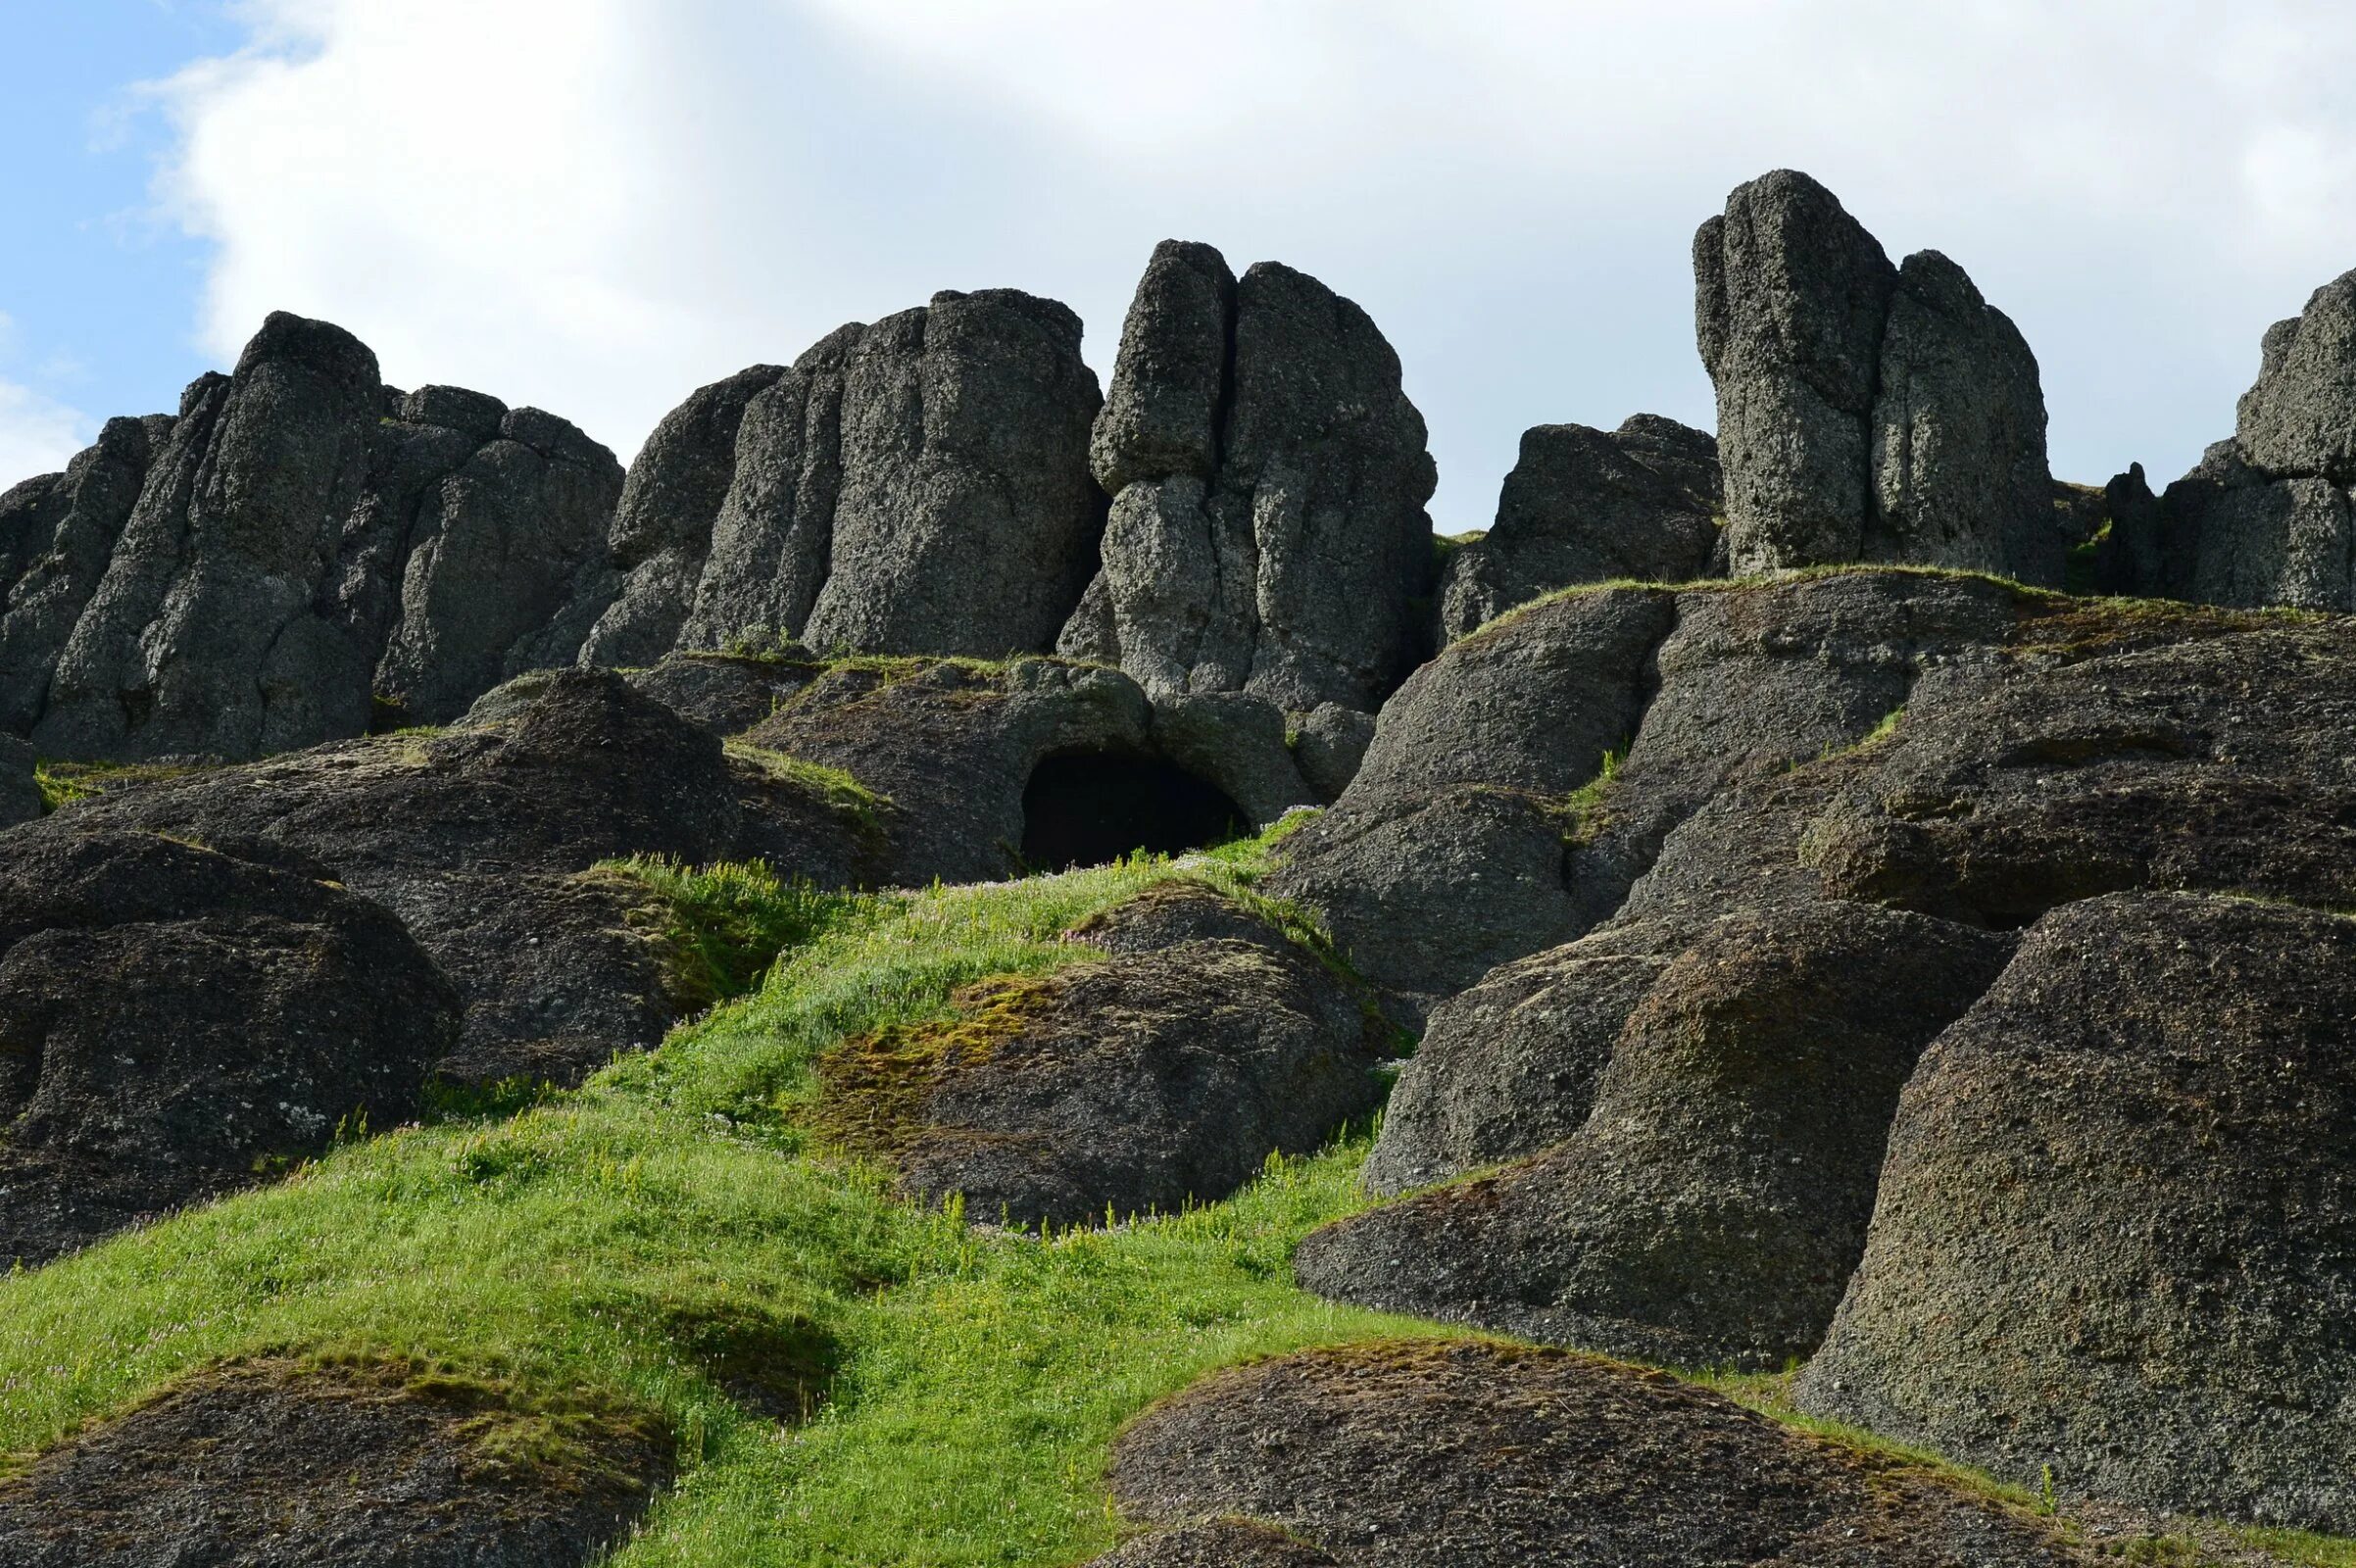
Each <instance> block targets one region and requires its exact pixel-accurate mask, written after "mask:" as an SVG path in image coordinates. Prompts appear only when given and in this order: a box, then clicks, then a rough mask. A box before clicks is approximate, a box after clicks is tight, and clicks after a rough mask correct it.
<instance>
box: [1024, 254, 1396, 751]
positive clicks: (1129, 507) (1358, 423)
mask: <svg viewBox="0 0 2356 1568" xmlns="http://www.w3.org/2000/svg"><path fill="white" fill-rule="evenodd" d="M1090 458H1091V462H1092V463H1093V465H1094V467H1095V471H1096V476H1097V479H1098V481H1099V482H1100V483H1101V484H1103V485H1104V488H1105V490H1106V491H1108V492H1110V493H1111V494H1112V497H1113V503H1112V513H1111V516H1110V518H1109V520H1108V521H1107V523H1106V524H1105V529H1104V572H1103V575H1102V576H1101V577H1100V578H1099V579H1098V580H1097V581H1096V582H1095V583H1094V584H1092V585H1091V586H1090V587H1089V590H1088V594H1087V596H1086V598H1084V599H1083V600H1082V601H1081V602H1080V605H1079V609H1078V611H1077V612H1076V613H1073V615H1072V616H1071V618H1070V620H1069V621H1068V623H1067V624H1066V625H1065V627H1064V629H1063V634H1062V638H1061V641H1060V642H1059V644H1058V648H1059V650H1060V651H1061V652H1062V653H1064V654H1065V655H1067V656H1069V657H1072V658H1077V659H1090V660H1097V661H1101V662H1107V663H1114V664H1117V665H1119V666H1120V667H1121V668H1122V669H1123V670H1125V671H1126V672H1127V673H1128V674H1130V675H1131V676H1133V677H1134V678H1135V679H1136V680H1137V681H1138V682H1139V683H1140V684H1142V685H1143V686H1145V688H1146V689H1147V691H1148V692H1150V693H1152V694H1153V696H1155V697H1156V698H1160V697H1164V696H1169V695H1174V694H1178V693H1185V692H1219V691H1238V690H1243V691H1251V692H1253V693H1256V694H1257V695H1259V696H1261V697H1264V698H1266V699H1267V700H1269V701H1270V702H1272V703H1274V704H1276V705H1277V706H1278V707H1280V708H1283V709H1286V710H1288V711H1308V710H1310V709H1313V708H1315V707H1317V706H1318V705H1319V704H1320V703H1326V702H1335V703H1341V704H1345V705H1347V706H1350V707H1352V708H1357V709H1361V710H1371V709H1373V708H1374V707H1376V706H1377V705H1378V704H1379V703H1380V702H1381V700H1382V699H1383V697H1384V696H1386V695H1387V694H1388V693H1389V692H1390V691H1391V689H1392V688H1393V687H1395V686H1396V685H1397V684H1398V683H1399V678H1400V677H1401V676H1402V675H1404V674H1405V673H1406V671H1407V670H1408V669H1410V668H1412V667H1413V666H1414V664H1415V663H1416V662H1418V661H1420V660H1421V658H1422V657H1423V653H1424V647H1423V644H1424V640H1425V634H1424V632H1423V630H1422V627H1421V624H1420V618H1419V613H1418V609H1417V604H1418V601H1419V600H1420V599H1422V598H1423V597H1424V596H1425V595H1427V594H1428V592H1429V590H1430V576H1431V560H1432V552H1431V540H1430V535H1431V522H1430V519H1429V518H1428V517H1426V516H1425V515H1424V511H1423V505H1424V503H1425V502H1426V501H1427V500H1429V499H1430V498H1431V494H1432V489H1433V486H1434V484H1435V482H1436V470H1435V469H1434V468H1433V466H1432V461H1431V458H1430V456H1429V455H1428V454H1427V453H1426V452H1425V450H1424V425H1423V418H1422V417H1421V416H1420V415H1418V414H1417V413H1416V412H1415V408H1414V405H1412V404H1411V403H1409V402H1408V401H1407V399H1406V396H1405V394H1404V393H1403V392H1402V391H1401V390H1400V388H1399V357H1398V356H1397V355H1396V354H1394V353H1393V352H1392V350H1391V347H1390V345H1389V344H1388V343H1387V342H1385V341H1384V339H1383V336H1382V334H1381V332H1380V331H1379V330H1377V329H1376V327H1375V325H1374V322H1373V321H1372V320H1371V319H1368V317H1367V316H1366V313H1365V312H1364V311H1362V310H1360V309H1359V308H1358V307H1357V306H1356V305H1354V304H1352V303H1350V301H1349V300H1346V299H1343V298H1342V297H1341V296H1339V295H1337V294H1335V293H1334V292H1333V291H1332V290H1330V289H1328V288H1326V287H1325V285H1324V284H1322V283H1320V282H1318V281H1317V280H1316V279H1315V278H1312V277H1309V276H1307V275H1306V274H1305V273H1301V272H1298V271H1295V270H1292V269H1291V268H1288V267H1283V266H1280V265H1278V264H1276V263H1273V262H1261V263H1259V264H1257V265H1255V266H1254V267H1252V269H1251V270H1249V271H1247V272H1246V273H1245V274H1244V276H1243V278H1242V279H1241V280H1237V279H1236V278H1235V277H1234V275H1233V274H1232V273H1231V272H1230V271H1229V270H1228V268H1227V264H1226V262H1225V260H1224V259H1223V258H1222V257H1221V256H1220V255H1219V254H1218V252H1216V251H1214V250H1212V249H1211V248H1210V247H1208V246H1206V245H1198V244H1190V243H1185V242H1181V241H1177V240H1165V241H1163V242H1162V243H1161V244H1160V245H1158V246H1156V247H1155V249H1154V251H1153V258H1152V260H1151V261H1150V262H1149V263H1148V264H1147V268H1146V274H1145V277H1144V278H1143V280H1142V281H1141V282H1140V283H1139V285H1138V290H1137V295H1136V298H1135V300H1134V301H1133V303H1132V304H1131V306H1130V311H1129V316H1128V319H1127V320H1126V321H1125V322H1124V323H1123V324H1122V328H1121V346H1120V351H1119V354H1118V356H1117V357H1116V359H1115V361H1114V365H1113V375H1112V390H1111V393H1110V395H1109V396H1108V398H1107V400H1106V402H1105V405H1104V414H1103V415H1102V416H1101V417H1100V418H1099V419H1098V422H1097V426H1096V429H1095V432H1094V434H1093V437H1092V441H1091V446H1090Z"/></svg>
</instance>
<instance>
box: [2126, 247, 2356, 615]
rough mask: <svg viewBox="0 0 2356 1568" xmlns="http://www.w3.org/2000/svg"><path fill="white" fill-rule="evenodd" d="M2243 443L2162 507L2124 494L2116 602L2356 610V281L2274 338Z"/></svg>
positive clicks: (2240, 432)
mask: <svg viewBox="0 0 2356 1568" xmlns="http://www.w3.org/2000/svg"><path fill="white" fill-rule="evenodd" d="M2260 358H2261V363H2260V367H2259V370H2258V379H2257V381H2256V383H2255V384H2253V385H2252V386H2251V387H2250V389H2249V391H2248V392H2246V393H2244V394H2243V395H2242V398H2241V405H2240V411H2239V417H2238V418H2237V420H2236V421H2235V429H2234V434H2233V439H2231V440H2229V441H2220V442H2218V443H2217V444H2216V445H2214V446H2212V447H2210V448H2209V450H2208V451H2207V452H2206V453H2204V454H2203V455H2202V457H2201V460H2200V462H2199V463H2198V464H2197V465H2195V466H2193V468H2192V470H2191V471H2190V472H2189V473H2187V474H2185V475H2184V477H2183V478H2181V479H2179V480H2177V481H2176V482H2175V483H2174V484H2171V485H2170V486H2168V489H2167V492H2166V493H2165V494H2164V495H2162V496H2160V497H2158V498H2157V499H2156V500H2155V498H2154V497H2153V496H2152V494H2151V490H2150V486H2149V485H2148V484H2147V483H2145V481H2144V478H2143V469H2142V466H2141V465H2136V466H2135V467H2133V468H2131V469H2130V470H2129V471H2128V472H2126V473H2124V474H2121V475H2120V476H2119V477H2118V478H2116V479H2114V480H2112V481H2111V493H2112V507H2111V515H2112V519H2113V520H2112V526H2111V533H2110V537H2109V538H2107V539H2106V540H2104V541H2103V547H2102V561H2101V581H2102V587H2103V588H2104V590H2105V591H2107V592H2113V593H2130V594H2140V595H2144V596H2147V597H2155V598H2169V599H2189V600H2194V601H2197V602H2200V603H2204V604H2215V605H2238V606H2248V607H2256V606H2261V605H2291V606H2296V607H2298V608H2300V609H2304V610H2330V611H2345V610H2349V609H2351V608H2356V522H2351V520H2350V501H2349V487H2350V486H2351V485H2356V272H2349V273H2346V274H2344V275H2342V276H2340V277H2337V278H2334V279H2333V280H2332V281H2331V282H2329V283H2327V284H2325V285H2324V286H2323V287H2322V288H2319V289H2317V290H2316V291H2315V293H2314V294H2313V296H2311V297H2310V298H2309V299H2308V301H2307V307H2306V309H2305V310H2304V311H2303V312H2301V313H2300V314H2299V315H2298V316H2296V317H2293V318H2291V319H2288V320H2282V321H2277V322H2276V323H2275V324H2274V325H2273V326H2271V327H2269V328H2267V331H2266V337H2265V340H2264V342H2263V344H2262V345H2261V351H2260Z"/></svg>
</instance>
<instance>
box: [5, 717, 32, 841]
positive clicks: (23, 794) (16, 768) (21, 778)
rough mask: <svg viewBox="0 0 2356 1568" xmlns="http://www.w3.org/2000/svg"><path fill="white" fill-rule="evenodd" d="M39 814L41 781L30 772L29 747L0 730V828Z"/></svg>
mask: <svg viewBox="0 0 2356 1568" xmlns="http://www.w3.org/2000/svg"><path fill="white" fill-rule="evenodd" d="M40 814H41V784H40V780H39V779H37V778H36V777H34V775H33V756H32V748H31V747H29V746H27V745H25V743H24V742H23V741H21V740H19V739H17V737H15V736H14V735H11V734H9V733H8V732H7V731H5V730H0V827H14V826H15V825H16V824H17V823H19V822H29V821H31V820H32V819H33V818H34V817H36V816H39V815H40Z"/></svg>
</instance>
